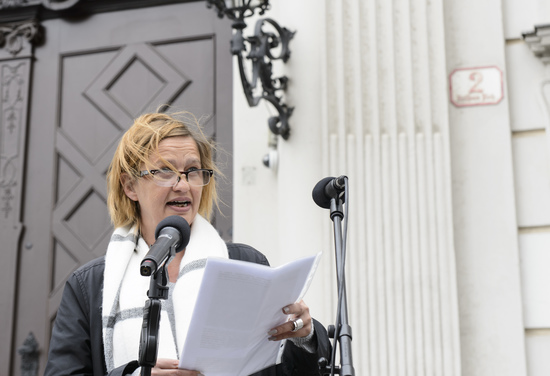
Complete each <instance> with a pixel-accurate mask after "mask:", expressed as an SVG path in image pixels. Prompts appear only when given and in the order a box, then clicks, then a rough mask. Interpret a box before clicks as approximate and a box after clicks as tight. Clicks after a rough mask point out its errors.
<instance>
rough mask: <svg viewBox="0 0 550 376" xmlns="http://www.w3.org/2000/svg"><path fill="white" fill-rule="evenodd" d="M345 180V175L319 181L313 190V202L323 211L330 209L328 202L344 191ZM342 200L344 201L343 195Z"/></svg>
mask: <svg viewBox="0 0 550 376" xmlns="http://www.w3.org/2000/svg"><path fill="white" fill-rule="evenodd" d="M346 179H347V176H345V175H342V176H339V177H337V178H335V177H332V176H329V177H328V178H324V179H321V181H319V183H317V184H316V185H315V187H314V188H313V192H312V196H313V201H315V203H316V204H317V205H319V206H320V207H322V208H324V209H330V200H331V199H333V198H337V197H339V196H340V195H342V193H343V192H344V191H345V189H346ZM342 199H345V197H343V195H342Z"/></svg>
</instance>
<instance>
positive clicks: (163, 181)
mask: <svg viewBox="0 0 550 376" xmlns="http://www.w3.org/2000/svg"><path fill="white" fill-rule="evenodd" d="M146 175H149V176H151V178H152V179H153V181H154V182H155V184H156V185H160V186H161V187H173V186H175V185H176V184H178V183H179V182H180V180H181V177H182V176H185V180H186V181H187V182H188V183H189V184H190V185H194V186H195V187H202V186H205V185H207V184H208V183H210V178H211V177H212V175H214V171H213V170H208V169H204V168H201V169H197V170H189V171H173V170H170V169H169V168H162V169H160V170H145V171H140V176H141V177H143V176H146Z"/></svg>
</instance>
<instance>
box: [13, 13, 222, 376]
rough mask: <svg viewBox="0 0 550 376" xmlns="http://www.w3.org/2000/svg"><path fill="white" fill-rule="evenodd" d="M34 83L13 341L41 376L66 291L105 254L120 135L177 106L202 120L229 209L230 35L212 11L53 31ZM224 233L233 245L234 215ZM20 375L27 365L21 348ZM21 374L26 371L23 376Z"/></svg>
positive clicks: (74, 24)
mask: <svg viewBox="0 0 550 376" xmlns="http://www.w3.org/2000/svg"><path fill="white" fill-rule="evenodd" d="M43 26H44V29H45V33H46V38H45V43H44V44H43V45H42V46H40V47H38V48H37V49H36V50H35V62H34V64H35V65H34V74H33V82H32V86H31V91H32V94H31V106H30V108H31V110H30V115H29V119H30V120H29V128H28V144H27V150H28V154H27V169H26V179H25V182H26V184H25V188H24V191H25V193H24V195H25V201H24V207H23V221H24V226H25V233H24V235H23V238H22V250H21V253H20V260H19V278H18V300H17V304H16V306H15V328H14V329H15V340H14V343H15V345H16V347H17V346H20V345H21V344H22V343H23V341H24V340H25V338H26V337H27V336H28V335H29V333H30V332H32V333H33V334H34V336H35V338H36V341H37V342H38V345H39V346H40V347H39V348H40V362H39V364H40V366H39V373H40V374H41V373H42V372H43V369H44V365H45V362H46V357H47V349H48V342H49V335H50V331H51V326H52V322H53V320H54V318H55V314H56V310H57V307H58V305H59V302H60V299H61V294H62V291H63V286H64V282H65V281H66V279H67V277H68V276H69V275H70V273H71V272H72V271H74V270H75V269H76V268H78V267H79V266H80V265H82V264H83V263H85V262H87V261H89V260H92V259H94V258H96V257H98V256H101V255H103V254H104V253H105V250H106V246H107V243H108V239H109V237H110V233H111V231H112V225H111V224H110V221H109V218H108V214H107V209H106V183H105V176H106V171H107V167H108V165H109V162H110V160H111V158H112V155H113V152H114V150H115V148H116V145H117V142H118V140H119V138H120V136H121V135H122V133H123V132H124V131H125V130H126V129H127V128H128V127H129V126H130V125H131V124H132V121H133V119H134V118H135V117H137V116H138V115H140V114H141V113H143V112H147V111H154V110H155V109H157V108H158V106H159V105H163V104H170V105H171V106H172V110H188V111H191V112H192V113H194V114H195V115H197V116H198V117H202V119H203V121H202V122H203V124H204V126H205V130H206V132H207V134H208V135H210V136H211V137H213V138H215V139H216V140H217V142H218V143H219V144H220V145H221V147H222V149H224V150H225V151H226V153H224V154H219V155H218V157H219V158H221V159H223V160H221V162H222V165H223V166H224V173H225V175H226V178H227V181H224V182H222V184H221V186H222V199H223V200H224V201H225V202H226V203H231V195H232V192H231V188H230V187H231V185H230V184H229V182H230V181H231V161H230V158H229V157H228V156H229V155H230V152H231V145H232V137H231V134H232V129H231V126H232V123H231V118H232V113H231V103H232V101H231V93H232V90H231V85H232V82H231V71H232V69H231V56H230V54H229V43H230V42H229V41H230V37H231V28H230V25H229V23H228V22H227V21H220V20H219V19H218V18H217V16H216V14H215V12H213V11H212V10H210V9H207V8H206V6H205V3H204V2H194V3H185V4H177V5H165V6H156V7H149V8H144V9H134V10H124V11H118V12H109V13H101V14H95V15H92V16H89V17H83V18H81V19H72V20H63V19H52V20H48V21H44V22H43ZM215 224H216V226H217V228H218V229H219V231H220V233H221V234H222V236H223V237H224V238H225V239H227V240H229V239H230V230H231V213H230V210H226V211H225V212H224V215H219V214H217V215H216V218H215ZM12 362H13V367H12V369H13V370H16V371H17V372H18V370H19V367H20V359H19V356H18V355H17V353H16V351H15V349H13V350H12ZM17 374H18V373H17Z"/></svg>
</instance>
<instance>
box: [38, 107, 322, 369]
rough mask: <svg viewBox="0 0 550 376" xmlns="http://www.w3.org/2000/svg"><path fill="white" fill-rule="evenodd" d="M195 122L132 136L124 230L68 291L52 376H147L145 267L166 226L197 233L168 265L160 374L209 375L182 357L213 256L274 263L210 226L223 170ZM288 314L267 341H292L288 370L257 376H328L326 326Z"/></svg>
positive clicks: (152, 119) (150, 123) (121, 170)
mask: <svg viewBox="0 0 550 376" xmlns="http://www.w3.org/2000/svg"><path fill="white" fill-rule="evenodd" d="M193 123H194V124H193V127H191V126H190V125H188V124H186V123H184V122H183V121H181V120H179V119H178V118H176V117H175V116H170V115H167V114H162V113H151V114H146V115H142V116H140V117H139V118H137V119H136V120H135V121H134V124H133V125H132V126H131V127H130V129H129V130H128V131H127V132H126V133H125V134H124V136H123V137H122V139H121V141H120V143H119V145H118V148H117V150H116V152H115V155H114V157H113V160H112V162H111V165H110V167H109V171H108V174H107V185H108V198H107V204H108V208H109V214H110V216H111V221H112V223H113V225H114V232H113V234H112V236H111V239H110V242H109V245H108V247H107V252H106V254H105V256H104V257H101V258H99V259H96V260H93V261H91V262H89V263H88V264H86V265H84V266H82V267H80V268H79V269H78V270H76V271H75V272H74V273H73V274H72V275H71V277H70V278H69V279H68V281H67V283H66V286H65V289H64V292H63V297H62V300H61V304H60V306H59V310H58V312H57V317H56V321H55V325H54V328H53V332H52V338H51V342H50V349H49V356H48V363H47V366H46V372H45V375H46V376H62V375H93V376H100V375H101V376H103V375H112V376H114V375H139V374H140V367H139V364H138V361H137V359H138V356H139V344H140V334H141V326H142V322H143V306H144V302H145V301H146V300H147V295H146V293H147V289H148V286H149V279H148V278H144V277H143V276H141V274H140V271H139V270H140V263H141V261H142V259H143V258H144V257H145V256H146V254H147V252H148V251H149V248H150V247H151V245H152V244H154V242H155V230H156V228H157V225H158V224H159V222H161V221H162V220H163V219H164V218H167V217H169V216H173V215H177V216H180V217H182V218H184V219H185V220H186V221H187V222H188V223H189V225H190V226H191V235H190V239H189V243H188V244H187V246H186V248H185V249H184V250H183V251H181V252H178V253H176V254H175V256H174V257H173V258H172V260H171V261H170V263H169V264H168V266H167V272H168V280H169V281H168V287H169V296H168V299H166V300H164V301H163V302H162V311H161V320H160V328H159V336H158V338H159V342H158V358H157V362H156V365H155V366H154V367H153V368H152V369H151V374H152V375H174V376H196V375H201V373H200V370H183V369H179V368H178V364H179V360H178V357H179V354H180V352H181V348H182V346H183V343H184V342H185V338H186V333H187V331H188V328H189V323H190V320H191V314H192V312H193V307H194V304H195V301H196V299H197V295H198V290H199V286H200V281H201V279H202V275H203V271H204V264H205V262H204V261H205V259H206V258H208V257H210V256H214V257H223V258H229V259H236V260H243V261H249V262H255V263H259V264H265V265H268V261H267V259H266V258H265V256H264V255H263V254H262V253H260V252H259V251H257V250H255V249H254V248H252V247H250V246H247V245H244V244H232V243H225V242H224V241H223V240H222V239H221V238H220V236H219V235H218V233H217V231H216V229H215V228H214V227H213V226H212V225H211V224H210V223H209V221H208V219H209V218H210V215H211V213H212V209H213V207H214V205H217V202H218V197H217V194H216V174H217V173H218V169H217V168H216V166H215V164H214V161H213V152H214V150H213V145H212V143H211V142H209V140H208V139H207V138H206V137H205V135H204V134H203V133H202V131H201V129H200V126H199V125H198V123H197V122H196V121H195V120H193ZM281 309H282V310H283V312H284V313H286V314H289V315H291V317H292V318H293V319H292V320H290V321H288V322H286V323H283V324H281V325H279V326H277V327H275V328H272V329H271V330H270V331H269V332H268V333H266V340H270V341H281V340H283V339H288V341H287V342H286V344H285V347H284V352H283V355H282V360H281V363H280V364H277V365H274V366H272V367H269V368H267V369H264V370H261V371H259V372H257V373H255V374H254V376H272V375H273V376H275V375H296V376H298V375H299V376H304V375H318V374H319V371H318V359H319V358H320V357H325V358H329V356H330V341H329V339H328V336H327V333H326V331H325V329H324V327H323V326H322V325H321V324H320V323H318V322H317V321H315V320H313V319H312V318H311V316H310V313H309V308H308V307H307V305H306V304H305V303H304V302H303V301H300V302H298V303H294V304H289V305H287V306H285V307H281ZM228 325H231V324H230V323H228ZM206 376H208V375H206Z"/></svg>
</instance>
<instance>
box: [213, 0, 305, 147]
mask: <svg viewBox="0 0 550 376" xmlns="http://www.w3.org/2000/svg"><path fill="white" fill-rule="evenodd" d="M241 3H242V6H240V7H234V8H228V7H227V6H226V5H225V2H223V1H219V0H218V1H216V0H207V6H209V7H212V5H215V6H216V8H217V10H218V16H219V17H220V18H221V17H223V16H224V15H226V16H227V17H228V18H230V19H232V20H233V21H234V22H233V25H232V27H233V29H235V32H234V34H233V39H232V40H231V53H232V54H233V55H235V56H237V60H238V63H239V73H240V76H241V83H242V86H243V90H244V94H245V96H246V99H247V102H248V105H249V106H250V107H254V106H256V105H257V104H258V103H259V102H260V100H261V99H265V100H266V101H268V102H269V103H271V104H272V105H273V107H275V109H276V110H277V112H278V115H277V116H272V117H270V118H269V119H268V125H269V129H270V130H271V132H273V133H274V134H276V135H280V136H281V137H282V138H283V139H285V140H287V139H288V137H289V136H290V125H289V123H288V119H289V117H290V116H291V115H292V112H293V110H294V107H289V106H288V105H287V104H286V103H284V102H283V100H282V98H281V96H279V95H278V93H279V92H280V91H285V90H286V86H287V82H288V78H287V77H286V76H281V77H273V64H272V61H274V60H282V61H283V62H284V63H286V62H287V60H288V59H289V57H290V49H289V47H288V45H289V42H290V40H291V39H292V38H293V37H294V34H295V32H292V31H289V30H288V29H287V28H285V27H281V26H280V25H279V24H278V23H277V22H276V21H274V20H273V19H270V18H264V19H260V20H258V21H257V22H256V26H255V28H254V35H252V36H250V37H246V38H245V37H244V36H243V29H244V28H246V23H245V22H244V18H245V17H248V16H251V15H253V14H254V10H255V9H259V14H263V13H264V12H265V11H266V10H267V9H268V8H269V2H268V1H265V0H264V1H260V3H259V4H257V5H255V6H253V5H251V4H250V3H251V1H248V2H247V1H246V0H245V1H243V2H241ZM266 25H270V26H271V27H272V28H273V29H274V30H275V32H271V31H264V26H266ZM247 44H248V45H249V47H250V48H249V52H248V54H247V55H246V56H244V55H245V52H246V51H247ZM277 49H280V53H279V54H278V55H277V54H275V53H274V51H276V50H277ZM245 59H246V60H249V61H250V62H251V64H252V77H251V78H249V76H248V74H247V72H246V67H245V65H246V60H245ZM258 79H259V80H260V82H261V85H262V87H261V92H260V93H255V92H257V91H259V90H256V88H257V83H258Z"/></svg>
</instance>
